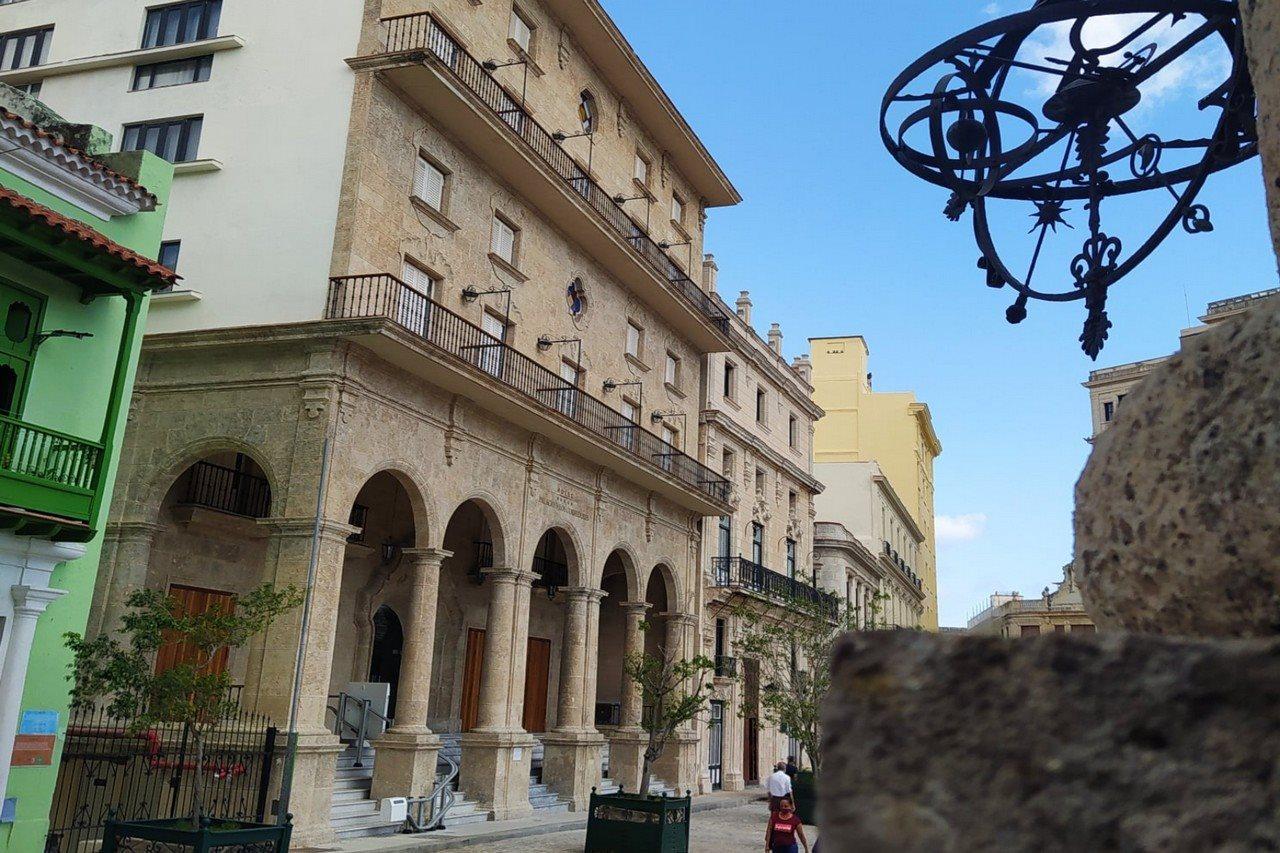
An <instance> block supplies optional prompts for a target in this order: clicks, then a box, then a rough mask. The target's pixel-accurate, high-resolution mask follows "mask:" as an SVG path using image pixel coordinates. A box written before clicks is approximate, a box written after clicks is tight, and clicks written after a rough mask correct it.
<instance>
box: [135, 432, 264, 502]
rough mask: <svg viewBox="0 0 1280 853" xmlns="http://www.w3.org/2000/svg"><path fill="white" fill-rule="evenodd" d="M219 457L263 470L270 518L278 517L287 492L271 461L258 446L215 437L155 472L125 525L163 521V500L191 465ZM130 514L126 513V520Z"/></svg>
mask: <svg viewBox="0 0 1280 853" xmlns="http://www.w3.org/2000/svg"><path fill="white" fill-rule="evenodd" d="M218 453H243V454H244V455H245V456H247V457H249V458H250V459H252V460H253V462H254V464H255V465H257V466H258V467H259V468H261V469H262V472H263V476H265V477H266V479H267V483H268V484H269V485H270V488H271V509H270V511H269V513H268V515H269V516H274V515H277V514H279V512H280V508H281V505H282V503H283V501H284V490H283V489H282V488H281V483H280V477H279V475H278V473H277V472H276V470H275V466H274V465H272V463H271V460H270V458H269V457H268V456H267V454H266V453H265V452H264V451H263V450H262V448H260V447H257V446H256V445H253V444H250V443H249V442H247V441H244V440H243V439H239V438H235V437H233V436H225V435H213V436H206V437H204V438H199V439H195V440H194V441H191V442H189V443H188V444H186V445H184V446H183V447H181V448H180V449H178V450H176V451H174V452H173V453H171V454H170V455H169V457H168V459H167V460H166V461H165V462H164V463H162V464H161V465H159V466H157V467H156V468H154V469H152V472H151V474H150V476H149V477H147V478H146V479H145V480H144V481H143V483H142V484H141V485H140V488H139V494H140V497H139V500H138V502H137V504H136V507H137V512H138V516H139V517H136V518H128V517H126V518H123V519H120V520H122V521H143V522H148V523H151V524H155V523H156V522H157V521H158V520H159V517H160V509H161V507H162V506H163V505H164V500H165V498H166V497H167V496H168V494H169V490H170V489H172V488H173V485H174V483H176V482H177V481H178V478H179V477H181V476H182V475H183V474H185V473H186V472H187V470H188V469H190V468H191V466H192V465H195V464H196V463H197V462H199V461H201V460H202V459H206V458H208V457H209V456H213V455H215V454H218ZM129 514H130V513H126V516H127V515H129Z"/></svg>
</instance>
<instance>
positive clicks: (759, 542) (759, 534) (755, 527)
mask: <svg viewBox="0 0 1280 853" xmlns="http://www.w3.org/2000/svg"><path fill="white" fill-rule="evenodd" d="M751 562H753V563H755V564H756V565H757V566H763V565H764V525H763V524H761V523H760V522H758V521H753V522H751Z"/></svg>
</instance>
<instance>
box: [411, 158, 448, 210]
mask: <svg viewBox="0 0 1280 853" xmlns="http://www.w3.org/2000/svg"><path fill="white" fill-rule="evenodd" d="M413 194H414V195H415V196H417V197H418V198H420V199H422V200H423V201H425V202H426V203H427V204H429V205H431V206H432V207H433V208H435V209H436V210H443V209H444V172H442V171H440V170H439V169H437V168H436V167H435V166H434V165H432V163H431V162H430V161H429V160H427V159H426V158H424V157H419V158H418V168H417V169H416V170H415V171H414V174H413Z"/></svg>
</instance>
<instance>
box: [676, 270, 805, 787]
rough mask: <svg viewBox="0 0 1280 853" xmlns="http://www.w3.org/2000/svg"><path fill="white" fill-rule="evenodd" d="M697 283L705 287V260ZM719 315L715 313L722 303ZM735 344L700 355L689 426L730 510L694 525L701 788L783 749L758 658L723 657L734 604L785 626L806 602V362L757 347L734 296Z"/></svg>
mask: <svg viewBox="0 0 1280 853" xmlns="http://www.w3.org/2000/svg"><path fill="white" fill-rule="evenodd" d="M704 270H705V283H706V285H707V289H708V291H709V292H713V293H714V292H715V275H716V267H715V261H714V259H713V258H711V257H710V256H708V257H707V258H706V259H705V261H704ZM726 310H727V306H726ZM730 322H731V325H730V328H731V329H732V330H733V331H734V332H735V344H736V345H735V346H734V347H733V348H732V349H730V350H729V351H727V352H725V353H715V354H711V355H708V356H706V358H705V363H704V369H703V377H704V379H703V383H702V389H701V394H702V399H701V408H702V411H701V414H700V421H701V424H702V442H703V457H704V459H706V460H707V464H708V465H709V466H711V467H713V468H715V469H716V470H718V471H720V472H721V473H722V474H723V475H724V476H725V478H726V479H727V480H728V481H729V483H730V488H731V501H732V510H731V511H730V512H727V513H724V514H722V515H721V516H719V518H715V519H707V520H706V521H704V523H703V528H702V537H701V546H702V553H703V554H705V555H708V556H707V558H706V559H704V560H703V565H702V566H701V568H702V570H703V573H702V578H701V581H702V586H703V592H702V599H703V601H704V602H705V605H704V606H705V610H704V614H703V619H702V650H703V652H704V653H705V654H706V655H707V656H708V657H711V658H712V659H713V660H714V661H715V662H716V671H715V680H714V684H715V691H714V694H713V696H712V700H711V708H710V714H709V719H708V723H707V726H706V734H705V737H704V739H703V744H702V752H703V756H704V759H705V760H703V761H702V762H700V764H701V766H702V768H703V780H702V787H703V788H704V789H706V790H715V789H721V788H723V789H724V790H730V791H735V790H741V789H742V787H743V786H744V785H746V784H752V783H756V782H758V781H759V780H760V779H762V778H764V776H767V775H768V773H769V768H770V767H771V766H772V765H773V764H774V763H775V762H777V761H779V760H782V759H784V758H786V757H787V756H788V755H789V754H793V753H794V751H795V750H794V749H793V748H792V747H791V745H790V743H789V740H788V737H787V736H786V734H784V733H783V732H781V731H780V730H779V729H778V727H777V726H775V725H773V724H771V723H770V722H769V721H768V720H767V719H766V717H765V714H764V713H763V709H762V706H761V702H760V693H761V690H762V689H763V687H764V685H763V684H762V683H761V682H762V677H761V669H760V663H759V662H758V661H756V660H752V659H749V658H747V657H744V656H742V655H739V654H736V653H735V647H736V643H737V642H738V640H739V638H740V637H741V633H742V631H743V630H744V627H745V626H744V625H743V624H742V621H743V617H742V616H741V614H740V612H739V611H740V608H742V607H746V606H749V607H751V608H752V609H753V610H756V609H758V608H763V610H764V612H765V614H766V618H775V617H776V618H780V619H785V618H786V617H787V615H788V612H789V609H788V608H789V606H790V605H791V602H792V601H793V600H794V599H795V598H796V597H799V596H807V597H811V598H813V599H815V600H818V599H819V597H820V596H822V595H823V594H822V593H821V592H820V591H819V588H818V586H817V583H816V579H815V575H814V551H813V548H814V543H813V540H812V535H813V514H814V509H813V506H814V504H813V501H814V497H815V496H816V495H817V494H818V493H819V492H821V491H822V485H821V484H820V483H819V482H818V481H817V480H816V479H815V478H814V476H813V455H812V448H813V425H814V423H815V422H816V421H817V419H818V418H820V417H821V416H822V410H821V409H820V408H818V407H817V406H816V405H815V404H814V403H813V402H812V400H811V395H812V392H813V388H812V386H811V385H810V384H809V375H808V364H807V361H802V360H800V359H797V360H796V362H795V363H788V362H787V361H786V359H785V358H784V357H783V355H782V330H781V329H780V328H779V327H778V324H776V323H774V324H773V325H772V327H771V328H770V330H769V332H768V336H767V340H766V339H763V338H761V337H760V336H759V335H758V334H757V333H756V332H755V328H754V327H753V326H752V322H751V298H750V295H749V294H748V293H747V292H746V291H742V292H740V294H739V296H738V297H737V299H736V300H735V310H734V312H733V317H732V319H731V321H730Z"/></svg>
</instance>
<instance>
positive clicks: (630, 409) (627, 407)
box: [618, 397, 640, 450]
mask: <svg viewBox="0 0 1280 853" xmlns="http://www.w3.org/2000/svg"><path fill="white" fill-rule="evenodd" d="M622 416H623V417H624V418H626V419H627V420H629V421H631V423H630V424H623V425H622V426H621V427H620V428H619V429H618V443H619V444H621V445H622V446H624V447H626V448H628V449H630V450H635V448H636V430H637V429H639V427H636V426H633V425H632V424H636V423H639V422H640V407H639V406H637V405H636V404H635V402H634V401H632V400H630V399H628V398H626V397H623V398H622Z"/></svg>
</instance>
